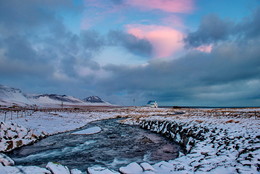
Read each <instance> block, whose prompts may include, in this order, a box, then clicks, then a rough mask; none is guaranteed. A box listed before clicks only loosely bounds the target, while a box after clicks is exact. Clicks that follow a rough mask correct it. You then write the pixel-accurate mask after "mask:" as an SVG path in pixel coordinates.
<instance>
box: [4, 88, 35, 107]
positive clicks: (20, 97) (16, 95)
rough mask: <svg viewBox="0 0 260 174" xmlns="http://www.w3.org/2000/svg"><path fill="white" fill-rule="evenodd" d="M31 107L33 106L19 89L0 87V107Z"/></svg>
mask: <svg viewBox="0 0 260 174" xmlns="http://www.w3.org/2000/svg"><path fill="white" fill-rule="evenodd" d="M14 104H15V105H21V106H25V105H32V104H34V103H33V102H32V101H31V100H29V99H28V98H27V96H26V95H25V94H24V93H22V91H21V90H20V89H16V88H11V87H8V86H4V85H0V105H8V106H9V105H14Z"/></svg>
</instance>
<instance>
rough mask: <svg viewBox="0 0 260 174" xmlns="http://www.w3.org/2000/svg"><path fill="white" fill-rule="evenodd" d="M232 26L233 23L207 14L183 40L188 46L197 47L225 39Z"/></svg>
mask: <svg viewBox="0 0 260 174" xmlns="http://www.w3.org/2000/svg"><path fill="white" fill-rule="evenodd" d="M233 27H234V26H233V23H230V22H227V21H223V20H221V19H220V18H219V17H218V16H215V15H209V16H206V17H204V18H203V19H202V21H201V24H200V26H199V28H198V30H197V31H195V32H192V33H189V34H188V36H187V37H186V38H185V40H184V41H185V42H186V44H187V45H188V46H191V47H198V46H200V45H204V44H211V43H214V42H217V41H221V40H225V39H227V38H228V36H229V34H230V32H231V30H232V29H233Z"/></svg>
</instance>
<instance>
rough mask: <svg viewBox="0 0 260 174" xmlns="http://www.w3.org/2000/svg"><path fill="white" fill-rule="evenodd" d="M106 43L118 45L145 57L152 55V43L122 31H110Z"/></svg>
mask: <svg viewBox="0 0 260 174" xmlns="http://www.w3.org/2000/svg"><path fill="white" fill-rule="evenodd" d="M108 44H111V45H119V46H122V47H124V48H125V49H127V50H128V51H129V52H131V53H133V54H137V55H141V56H145V57H151V56H152V45H151V43H150V42H149V41H147V40H145V39H138V38H136V37H135V36H134V35H131V34H128V33H124V32H122V31H110V32H109V33H108Z"/></svg>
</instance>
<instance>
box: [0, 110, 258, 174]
mask: <svg viewBox="0 0 260 174" xmlns="http://www.w3.org/2000/svg"><path fill="white" fill-rule="evenodd" d="M72 111H73V112H72ZM28 113H29V112H28ZM4 117H6V118H5V122H4V123H1V132H0V136H1V142H0V148H1V151H8V150H11V149H13V148H16V147H19V146H22V145H23V144H28V143H32V142H34V141H36V140H37V139H40V138H43V137H44V136H48V135H52V134H56V133H60V132H65V131H69V130H74V129H77V128H80V127H82V126H84V125H86V124H87V123H89V122H91V121H96V120H101V119H109V118H117V117H128V118H129V119H127V120H125V121H124V123H126V124H139V125H141V126H142V127H143V128H146V129H149V130H151V131H154V132H157V133H161V134H163V135H164V136H168V137H169V138H171V139H172V140H174V141H176V142H178V143H180V144H182V145H183V148H184V149H185V150H186V152H187V154H185V155H184V154H180V156H179V158H177V159H175V160H170V161H162V162H159V163H157V164H154V165H150V164H148V163H141V164H138V163H131V164H129V165H128V166H125V167H121V168H120V169H118V171H112V170H110V169H107V168H104V167H100V166H94V167H90V168H89V169H88V171H84V172H88V173H93V174H96V173H97V174H100V173H105V174H108V173H126V174H128V173H129V174H130V173H131V174H138V173H150V174H152V173H158V174H159V173H160V174H163V173H165V174H166V173H207V172H210V173H259V171H260V162H259V161H260V132H259V128H260V119H259V118H260V109H259V108H251V109H250V108H247V109H162V108H157V109H156V108H153V109H152V108H99V109H92V110H84V111H83V110H79V111H74V110H71V111H70V112H69V111H61V110H59V111H55V110H49V111H48V112H47V111H46V112H33V113H30V114H27V115H26V114H24V115H18V116H17V115H15V114H13V115H12V116H11V113H10V112H9V113H7V114H5V113H4V112H0V120H1V121H3V120H4ZM95 129H97V128H95ZM101 129H102V128H101ZM96 131H97V130H96ZM96 131H94V133H96ZM86 132H87V133H88V132H89V130H86ZM90 132H91V131H90ZM11 141H12V143H10V142H11ZM7 142H8V143H7ZM10 144H12V147H11V145H10ZM7 148H9V149H7ZM0 162H1V163H0V171H1V172H2V173H8V174H9V173H10V174H11V173H28V174H29V173H31V172H32V171H35V172H34V173H54V174H60V173H63V174H64V173H72V174H73V173H82V172H83V171H82V172H81V171H79V170H76V169H68V168H67V167H66V166H62V165H60V164H56V163H51V162H50V163H48V164H46V165H47V166H46V168H39V167H35V166H27V167H25V166H15V165H14V164H13V161H12V160H11V159H9V158H8V157H7V156H5V155H4V154H0ZM36 171H37V172H36ZM1 172H0V173H1ZM84 172H83V173H84ZM2 173H1V174H2Z"/></svg>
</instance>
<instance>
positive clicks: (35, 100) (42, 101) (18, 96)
mask: <svg viewBox="0 0 260 174" xmlns="http://www.w3.org/2000/svg"><path fill="white" fill-rule="evenodd" d="M0 105H4V106H12V105H19V106H28V105H38V106H49V107H51V106H55V107H56V106H61V105H78V106H108V105H111V104H110V103H108V102H105V101H103V100H102V99H101V98H99V97H98V96H90V97H87V98H85V99H83V100H81V99H78V98H76V97H72V96H67V95H58V94H24V93H23V92H22V91H21V90H20V89H17V88H12V87H8V86H4V85H0Z"/></svg>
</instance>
